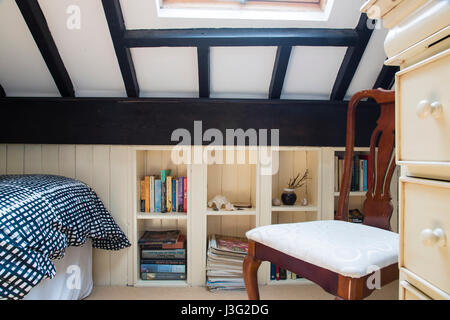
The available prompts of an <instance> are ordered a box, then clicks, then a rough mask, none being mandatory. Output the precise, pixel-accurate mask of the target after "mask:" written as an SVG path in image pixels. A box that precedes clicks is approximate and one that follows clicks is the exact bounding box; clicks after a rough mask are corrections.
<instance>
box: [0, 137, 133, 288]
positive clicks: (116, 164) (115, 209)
mask: <svg viewBox="0 0 450 320" xmlns="http://www.w3.org/2000/svg"><path fill="white" fill-rule="evenodd" d="M128 163H129V153H128V147H126V146H109V145H95V146H94V145H44V144H43V145H40V144H33V145H31V144H7V145H6V144H0V174H56V175H63V176H66V177H71V178H75V179H77V180H80V181H83V182H85V183H86V184H88V185H89V186H91V187H92V188H93V189H94V190H95V191H96V192H97V194H98V196H99V197H100V198H101V200H102V201H103V203H104V204H105V206H106V208H107V209H108V210H109V211H110V213H111V215H112V216H113V217H114V219H115V221H116V222H117V224H118V225H119V226H120V228H121V229H122V230H123V231H124V232H125V234H127V236H128V237H129V238H130V239H131V226H130V225H129V218H128V214H129V210H128V208H129V204H130V202H129V201H130V200H131V188H130V187H129V186H128V184H129V183H130V182H129V181H130V179H129V174H130V173H129V170H130V166H129V165H128ZM131 255H132V251H131V248H127V249H124V250H120V251H106V250H99V249H94V250H93V278H94V285H96V286H109V285H127V284H129V283H130V284H131V283H132V277H131V276H130V275H131V272H132V270H128V268H129V267H128V266H129V265H131V264H129V263H128V261H130V260H129V259H131Z"/></svg>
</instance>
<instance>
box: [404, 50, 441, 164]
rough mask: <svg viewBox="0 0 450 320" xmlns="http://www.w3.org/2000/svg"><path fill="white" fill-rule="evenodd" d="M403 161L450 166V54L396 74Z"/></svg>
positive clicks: (439, 56) (438, 56)
mask: <svg viewBox="0 0 450 320" xmlns="http://www.w3.org/2000/svg"><path fill="white" fill-rule="evenodd" d="M396 92H397V98H396V113H397V114H396V121H397V124H396V135H397V146H399V148H398V154H397V159H398V160H400V161H434V162H450V143H449V141H450V50H446V51H444V52H442V53H440V54H438V55H436V56H434V57H433V58H430V59H427V60H425V61H423V62H421V63H419V64H417V65H414V66H412V67H410V68H407V69H404V70H403V71H401V72H399V73H398V74H397V89H396Z"/></svg>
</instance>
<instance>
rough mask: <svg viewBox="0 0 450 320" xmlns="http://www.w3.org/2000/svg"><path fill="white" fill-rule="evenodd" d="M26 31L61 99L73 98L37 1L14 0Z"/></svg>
mask: <svg viewBox="0 0 450 320" xmlns="http://www.w3.org/2000/svg"><path fill="white" fill-rule="evenodd" d="M16 3H17V6H18V7H19V9H20V11H21V13H22V16H23V18H24V19H25V22H26V24H27V25H28V29H29V30H30V32H31V34H32V35H33V38H34V41H35V42H36V45H37V46H38V48H39V50H40V52H41V54H42V58H43V59H44V61H45V63H46V64H47V67H48V70H49V71H50V73H51V75H52V77H53V80H54V81H55V84H56V86H57V87H58V90H59V92H60V94H61V96H63V97H75V91H74V89H73V84H72V81H71V80H70V77H69V74H68V73H67V70H66V67H65V66H64V63H63V61H62V59H61V56H60V55H59V52H58V48H57V47H56V44H55V41H54V40H53V37H52V34H51V32H50V29H49V28H48V25H47V21H46V20H45V17H44V13H43V12H42V10H41V7H40V6H39V3H38V1H37V0H16Z"/></svg>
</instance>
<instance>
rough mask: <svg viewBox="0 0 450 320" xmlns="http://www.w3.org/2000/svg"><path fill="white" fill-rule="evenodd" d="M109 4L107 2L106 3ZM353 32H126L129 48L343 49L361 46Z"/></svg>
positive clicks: (225, 29) (357, 36)
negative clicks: (261, 47) (312, 47)
mask: <svg viewBox="0 0 450 320" xmlns="http://www.w3.org/2000/svg"><path fill="white" fill-rule="evenodd" d="M104 1H107V0H104ZM358 39H359V35H358V33H357V32H356V31H355V30H353V29H323V28H295V29H294V28H283V29H280V28H275V29H274V28H271V29H267V28H219V29H165V30H126V31H125V32H124V34H123V42H124V44H125V46H126V47H128V48H138V47H198V46H210V47H213V46H234V47H236V46H341V47H348V46H353V45H356V44H357V43H358Z"/></svg>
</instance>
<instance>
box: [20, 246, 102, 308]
mask: <svg viewBox="0 0 450 320" xmlns="http://www.w3.org/2000/svg"><path fill="white" fill-rule="evenodd" d="M53 264H54V265H55V269H56V275H55V277H54V278H52V279H43V280H42V281H41V282H40V283H39V284H38V285H37V286H36V287H34V288H33V289H31V291H30V292H29V293H28V294H27V295H26V296H25V297H24V300H81V299H84V298H86V297H87V296H89V294H90V293H91V291H92V287H93V280H92V244H91V241H87V242H86V243H85V244H84V245H82V246H79V247H68V248H67V249H66V253H65V256H64V258H63V259H61V260H56V261H54V262H53ZM74 266H75V267H74ZM78 276H79V278H77V277H78Z"/></svg>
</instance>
